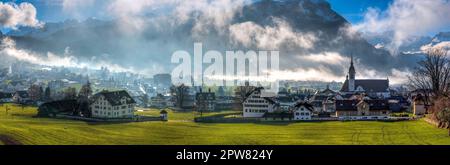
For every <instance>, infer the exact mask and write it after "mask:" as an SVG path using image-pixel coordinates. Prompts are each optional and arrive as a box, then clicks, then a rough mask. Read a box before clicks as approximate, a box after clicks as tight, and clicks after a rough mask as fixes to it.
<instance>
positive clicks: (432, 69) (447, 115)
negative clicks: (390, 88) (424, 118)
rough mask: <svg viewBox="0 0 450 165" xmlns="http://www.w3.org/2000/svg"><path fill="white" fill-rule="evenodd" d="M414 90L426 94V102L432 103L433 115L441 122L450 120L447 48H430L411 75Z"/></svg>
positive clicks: (431, 110) (449, 78)
mask: <svg viewBox="0 0 450 165" xmlns="http://www.w3.org/2000/svg"><path fill="white" fill-rule="evenodd" d="M409 81H410V83H409V84H410V87H411V88H412V90H416V91H418V92H420V93H421V94H422V95H423V96H425V97H424V98H425V102H426V103H427V104H428V105H431V107H430V108H429V112H430V113H431V117H432V118H433V119H435V120H438V121H439V122H444V123H446V125H447V126H446V127H448V125H449V121H450V111H449V109H450V99H449V94H450V60H449V57H448V51H447V50H445V49H430V50H428V51H427V52H426V56H425V58H424V59H423V60H421V61H420V62H419V63H418V66H417V67H416V68H415V69H414V72H413V73H412V75H410V76H409Z"/></svg>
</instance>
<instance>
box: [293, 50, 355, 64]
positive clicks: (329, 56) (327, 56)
mask: <svg viewBox="0 0 450 165" xmlns="http://www.w3.org/2000/svg"><path fill="white" fill-rule="evenodd" d="M298 58H300V59H301V60H307V61H310V62H314V63H326V64H332V65H345V64H347V63H348V62H349V61H350V58H348V57H345V56H342V55H340V54H339V53H337V52H322V53H319V54H310V55H305V56H299V57H298Z"/></svg>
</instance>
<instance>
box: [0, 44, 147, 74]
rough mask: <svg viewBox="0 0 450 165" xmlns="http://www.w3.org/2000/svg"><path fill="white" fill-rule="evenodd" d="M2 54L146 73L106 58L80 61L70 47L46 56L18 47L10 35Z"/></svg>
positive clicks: (1, 47) (46, 62) (1, 46)
mask: <svg viewBox="0 0 450 165" xmlns="http://www.w3.org/2000/svg"><path fill="white" fill-rule="evenodd" d="M0 56H1V57H2V59H3V58H6V57H11V58H13V59H15V60H19V61H23V62H28V63H31V64H36V65H43V66H50V67H72V68H89V69H99V68H101V67H102V66H108V68H109V69H110V70H111V71H114V72H132V73H142V74H145V72H139V71H136V70H135V69H134V68H125V67H122V66H120V65H117V64H112V63H110V62H107V61H104V60H97V59H95V58H93V59H91V60H90V61H80V60H78V59H77V58H76V57H75V56H72V55H71V54H70V48H69V47H67V48H66V49H65V53H64V55H57V54H54V53H52V52H47V54H46V55H45V56H44V55H40V54H37V53H34V52H31V51H28V50H24V49H17V48H16V43H15V41H14V40H13V39H11V38H9V37H5V38H3V39H2V40H1V44H0Z"/></svg>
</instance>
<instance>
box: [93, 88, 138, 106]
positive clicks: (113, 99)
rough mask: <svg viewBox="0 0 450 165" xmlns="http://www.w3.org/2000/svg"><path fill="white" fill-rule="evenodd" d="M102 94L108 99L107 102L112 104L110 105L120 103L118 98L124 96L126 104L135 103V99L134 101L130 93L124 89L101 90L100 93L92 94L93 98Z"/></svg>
mask: <svg viewBox="0 0 450 165" xmlns="http://www.w3.org/2000/svg"><path fill="white" fill-rule="evenodd" d="M101 95H103V96H104V97H105V99H106V100H108V102H109V103H110V104H111V105H112V106H117V105H122V103H120V99H122V98H123V97H126V100H127V102H126V103H127V104H134V103H136V101H134V99H133V98H132V97H131V96H130V94H128V92H127V91H125V90H121V91H112V92H110V91H103V92H100V93H97V94H95V95H94V96H93V98H94V100H96V99H97V98H98V97H99V96H101Z"/></svg>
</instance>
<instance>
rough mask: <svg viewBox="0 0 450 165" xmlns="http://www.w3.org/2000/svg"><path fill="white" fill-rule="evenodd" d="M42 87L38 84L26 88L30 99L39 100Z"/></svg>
mask: <svg viewBox="0 0 450 165" xmlns="http://www.w3.org/2000/svg"><path fill="white" fill-rule="evenodd" d="M41 89H42V88H41V87H40V86H39V85H35V84H33V85H31V86H30V88H28V95H29V96H30V98H31V100H33V101H39V100H41V96H42V90H41Z"/></svg>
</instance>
